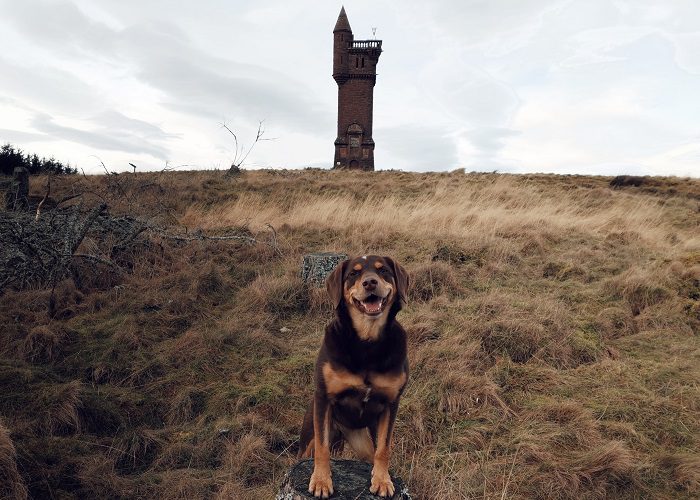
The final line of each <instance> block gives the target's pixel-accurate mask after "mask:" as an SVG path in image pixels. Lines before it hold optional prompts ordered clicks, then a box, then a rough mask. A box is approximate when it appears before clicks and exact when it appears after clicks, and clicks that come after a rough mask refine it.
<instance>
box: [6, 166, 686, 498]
mask: <svg viewBox="0 0 700 500" xmlns="http://www.w3.org/2000/svg"><path fill="white" fill-rule="evenodd" d="M609 183H610V178H604V177H584V176H566V177H558V176H549V175H529V176H507V175H495V174H464V173H463V172H454V173H450V174H409V173H400V172H373V173H369V172H347V171H345V172H344V171H331V172H329V171H293V172H290V171H248V172H242V173H241V174H240V175H238V176H236V177H225V176H224V174H223V172H195V173H192V172H188V173H172V172H171V173H158V174H138V175H135V174H120V175H119V176H114V175H109V176H99V177H88V178H85V177H77V176H76V177H65V178H63V177H62V178H57V179H55V180H54V183H53V185H52V196H56V197H57V199H62V198H64V197H66V196H68V195H71V194H73V193H83V196H81V197H78V198H74V199H72V200H70V201H69V202H68V204H71V203H80V202H81V200H82V203H83V204H84V205H85V207H86V208H89V207H91V206H94V205H97V204H99V203H107V205H108V210H109V213H110V214H112V215H114V216H120V215H124V216H126V215H131V216H138V217H140V218H141V219H142V220H147V221H148V222H149V223H154V224H155V223H157V224H158V225H159V227H164V228H167V229H168V232H167V233H163V232H157V231H152V232H150V233H148V234H145V233H144V234H143V235H141V237H140V238H139V239H138V240H133V241H132V242H131V243H133V244H130V245H129V246H128V248H126V247H125V248H116V249H115V247H114V246H113V245H112V246H110V245H111V244H107V243H109V242H107V243H105V242H103V241H98V240H96V239H94V238H91V237H88V238H86V239H85V240H84V241H83V242H82V244H81V247H80V248H79V249H78V252H82V253H85V254H95V255H97V256H100V257H102V258H104V259H106V260H109V261H110V262H113V263H114V264H116V265H118V266H119V267H120V268H121V269H122V270H123V272H120V273H116V274H110V275H109V279H103V278H102V277H100V276H97V277H95V276H94V270H91V269H90V268H80V269H79V272H80V273H82V274H80V276H78V278H77V281H78V282H79V283H77V284H76V276H75V275H72V276H69V277H66V278H65V279H63V280H62V281H61V282H59V283H58V284H57V286H56V289H55V290H54V293H53V299H52V300H53V307H54V311H53V313H52V314H48V313H47V304H48V302H49V299H50V297H51V295H52V294H51V293H50V291H46V290H41V289H22V290H7V291H6V292H5V293H4V294H3V295H1V296H0V321H1V322H2V324H3V328H2V330H1V333H0V418H2V420H3V422H4V423H3V425H2V426H0V486H1V487H2V488H9V489H6V490H0V496H9V497H13V496H14V497H18V498H21V497H22V496H23V495H25V492H26V491H28V492H29V495H30V496H32V497H36V498H50V497H54V498H57V497H62V498H70V497H75V498H83V497H95V496H99V497H113V498H119V497H148V498H156V497H157V498H203V497H212V498H222V499H227V498H232V499H233V498H242V497H243V496H244V495H245V494H248V495H249V496H257V497H260V498H267V497H272V496H273V494H274V492H275V491H276V488H277V486H278V484H279V482H280V481H281V478H282V476H283V474H284V472H285V471H286V469H287V468H288V467H289V465H290V464H291V463H292V461H293V460H294V456H295V454H296V439H297V436H298V430H299V426H300V425H301V419H302V416H303V413H304V410H305V404H306V402H307V401H308V399H309V397H310V395H311V394H310V391H311V390H312V384H311V378H312V368H313V361H314V357H315V353H316V350H317V349H318V347H319V345H320V337H321V335H322V332H323V327H324V324H325V322H326V321H327V320H328V318H329V317H330V314H331V310H330V305H329V303H328V300H327V299H326V297H325V293H324V291H323V290H321V289H315V288H308V287H307V286H305V285H304V284H303V283H302V282H301V280H300V278H299V271H300V264H301V258H302V256H303V255H304V254H306V253H311V252H316V251H340V252H343V253H348V254H364V253H367V252H372V253H379V254H386V255H391V256H393V257H395V258H396V259H397V260H398V261H399V262H402V263H404V264H405V266H406V268H407V269H408V270H409V272H411V273H412V276H413V283H414V287H413V289H412V290H411V291H410V293H409V303H408V305H407V307H406V308H405V310H404V311H403V312H402V313H401V315H400V317H399V319H400V320H401V322H402V323H403V324H404V325H405V326H406V329H407V331H408V334H409V343H410V346H409V349H410V353H409V356H410V363H411V379H410V382H409V385H408V388H407V390H406V393H405V395H404V397H403V398H402V402H401V408H400V410H399V415H398V420H397V425H396V432H395V452H394V453H395V455H394V458H393V459H392V465H393V466H394V467H395V469H396V472H397V473H398V474H399V475H401V476H402V477H403V478H404V480H406V482H407V483H408V486H409V489H410V490H411V492H412V494H413V495H414V497H415V498H426V499H429V498H446V499H451V498H455V499H456V498H610V497H617V498H644V497H646V498H687V497H691V496H695V495H697V494H698V492H699V491H700V490H699V488H700V466H699V463H700V456H699V455H698V452H697V449H698V446H699V441H698V436H699V435H700V388H699V384H698V380H699V379H700V345H699V343H698V334H699V331H700V330H699V329H700V304H699V301H700V236H699V235H698V232H697V228H698V226H699V225H700V211H699V210H698V208H699V207H698V200H700V183H699V182H698V181H694V180H689V179H673V178H671V179H663V178H644V182H643V183H641V184H640V185H639V186H635V185H634V184H633V185H629V186H625V188H624V189H611V188H610V187H609ZM44 186H45V180H44V179H41V178H37V179H33V183H32V190H33V194H40V193H42V190H43V189H44ZM618 187H619V186H618ZM91 193H94V194H91ZM48 213H49V212H45V213H44V214H43V215H42V217H44V216H46V215H47V214H48ZM232 232H235V233H236V234H239V235H244V236H245V238H247V239H245V238H244V239H238V240H236V239H234V240H215V239H207V238H202V235H207V236H216V235H223V234H231V233H232ZM173 235H179V236H178V238H173V237H171V236H173ZM110 248H111V249H112V250H114V251H113V252H108V253H105V252H107V251H106V250H105V249H110ZM101 252H102V253H101ZM102 269H103V270H104V271H105V272H106V268H102ZM91 273H92V274H91ZM15 449H16V452H15Z"/></svg>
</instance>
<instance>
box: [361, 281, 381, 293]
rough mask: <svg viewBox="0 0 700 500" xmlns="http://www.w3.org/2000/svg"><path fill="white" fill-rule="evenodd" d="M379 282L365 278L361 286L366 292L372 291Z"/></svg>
mask: <svg viewBox="0 0 700 500" xmlns="http://www.w3.org/2000/svg"><path fill="white" fill-rule="evenodd" d="M378 283H379V282H378V281H377V278H367V279H365V280H363V281H362V286H363V287H364V288H365V290H367V291H368V292H372V291H374V289H375V288H377V284H378Z"/></svg>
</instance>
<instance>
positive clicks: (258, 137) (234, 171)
mask: <svg viewBox="0 0 700 500" xmlns="http://www.w3.org/2000/svg"><path fill="white" fill-rule="evenodd" d="M264 122H265V120H260V121H259V122H258V132H257V133H256V134H255V140H254V141H253V143H252V144H251V145H250V147H249V148H248V149H247V150H246V148H245V147H244V146H242V145H241V144H239V142H238V136H237V135H236V134H235V132H234V131H233V130H231V128H230V127H229V126H228V125H226V123H222V124H221V126H222V127H223V128H225V129H226V131H227V132H228V133H229V134H231V135H232V136H233V142H234V146H235V149H234V154H233V161H232V162H231V166H230V167H229V169H228V172H227V173H226V174H227V175H238V174H239V173H240V172H241V166H242V165H243V163H244V162H245V161H246V158H248V155H249V154H250V152H251V151H252V150H253V148H254V147H255V145H256V144H257V143H258V142H260V141H274V140H275V139H277V138H276V137H263V136H264V135H265V126H264V125H263V124H264Z"/></svg>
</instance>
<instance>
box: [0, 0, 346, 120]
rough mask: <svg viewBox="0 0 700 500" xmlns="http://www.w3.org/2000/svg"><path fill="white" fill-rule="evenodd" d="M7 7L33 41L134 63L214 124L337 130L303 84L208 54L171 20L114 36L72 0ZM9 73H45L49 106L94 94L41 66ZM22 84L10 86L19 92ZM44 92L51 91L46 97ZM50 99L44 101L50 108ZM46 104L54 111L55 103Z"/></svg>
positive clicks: (146, 78) (176, 106) (174, 101)
mask: <svg viewBox="0 0 700 500" xmlns="http://www.w3.org/2000/svg"><path fill="white" fill-rule="evenodd" d="M15 4H17V5H15ZM19 4H22V5H19ZM10 7H11V8H10V9H9V14H10V16H9V20H10V21H12V22H13V23H14V25H15V27H17V28H19V29H20V30H22V31H24V32H25V33H26V34H27V35H30V36H31V38H32V40H33V41H34V42H35V43H40V44H42V45H43V46H44V47H46V48H49V49H51V50H54V48H55V47H63V48H65V47H66V46H71V47H73V48H74V49H77V50H80V51H81V52H83V53H90V54H91V55H92V57H93V58H95V59H97V60H99V61H102V62H104V61H105V60H106V61H110V60H111V61H112V62H127V63H128V64H129V65H132V66H135V67H134V68H133V69H134V71H135V74H136V76H137V78H139V79H140V80H141V81H143V82H144V83H146V84H148V85H150V86H152V87H154V88H156V89H158V90H161V91H163V92H164V93H165V94H166V96H167V97H166V99H165V100H164V102H163V104H164V105H165V106H166V107H168V108H170V109H173V110H176V111H180V112H184V113H187V114H191V115H194V116H199V117H204V118H206V119H208V120H212V121H214V122H218V121H220V120H221V119H222V117H224V116H231V115H236V116H237V117H242V118H243V119H244V120H246V121H249V122H251V123H256V122H257V121H258V120H261V119H267V120H268V121H269V122H270V123H274V124H275V126H278V125H279V126H280V127H284V128H287V129H289V130H299V129H301V130H306V131H311V132H321V131H324V130H327V129H328V128H332V126H333V121H332V116H331V113H330V112H328V110H325V109H321V107H320V105H319V103H318V102H317V100H316V99H315V97H314V95H313V93H312V92H310V91H309V89H308V88H306V87H305V86H304V85H303V84H302V83H301V82H297V81H294V80H293V79H292V78H290V77H289V75H286V74H282V73H278V72H276V71H274V70H270V69H267V68H265V67H262V66H257V65H251V64H241V63H238V62H236V61H234V60H231V59H227V58H223V57H213V56H210V55H209V54H208V53H206V52H204V51H202V50H200V49H198V48H197V47H196V45H195V44H194V43H193V41H192V40H191V39H190V38H189V37H188V34H187V33H186V32H185V31H184V30H182V29H181V28H179V27H177V26H176V25H174V24H172V23H168V22H165V21H154V22H145V23H144V22H142V23H140V24H138V25H132V26H129V27H128V28H126V29H123V30H120V31H115V30H113V29H112V28H110V27H108V26H106V25H104V24H101V23H98V22H95V21H93V20H92V19H90V18H89V17H88V16H86V15H85V14H84V13H83V12H82V11H80V10H79V9H78V8H77V7H76V6H75V5H73V4H72V3H70V2H58V3H57V2H50V3H49V2H44V1H35V0H34V1H27V2H12V4H11V6H10ZM37 11H42V12H44V13H46V14H47V16H48V15H50V21H48V20H47V21H41V20H40V21H38V23H39V24H38V25H37V24H35V23H34V21H35V18H36V17H37V16H36V12H37ZM39 17H41V18H42V19H45V17H44V16H39ZM46 19H49V17H46ZM54 23H55V24H54ZM44 25H46V26H44ZM66 26H70V29H66V28H65V27H66ZM37 28H39V29H37ZM12 69H13V70H14V73H22V74H21V75H17V76H16V77H11V78H10V77H7V76H6V77H5V80H10V79H11V80H12V81H14V82H18V81H20V82H23V81H26V80H27V79H28V77H29V76H30V75H29V73H31V74H34V75H35V77H36V75H40V76H39V79H40V80H43V81H42V82H41V83H40V84H39V85H37V87H40V88H41V89H42V90H43V94H44V97H43V100H44V101H51V102H54V103H55V102H56V101H61V102H62V103H64V106H68V105H77V104H78V102H82V104H83V105H84V106H85V105H87V106H88V107H89V106H90V103H89V102H88V103H86V102H85V97H86V96H90V94H91V90H90V89H88V88H85V87H86V85H85V84H84V83H83V82H81V81H79V80H76V79H75V78H73V79H72V80H75V81H71V80H70V79H67V78H63V80H64V81H60V80H61V79H60V78H58V76H61V75H58V74H57V73H58V72H57V71H56V70H45V69H44V68H42V69H41V70H38V69H37V70H35V71H31V72H30V71H28V70H23V69H22V68H16V67H15V68H12ZM45 72H46V73H51V72H53V73H54V75H53V81H51V75H49V74H43V73H45ZM2 84H3V81H2V77H1V76H0V85H2ZM17 87H18V85H14V86H13V88H14V89H17ZM46 89H51V90H50V91H49V92H47V91H46ZM70 89H76V91H75V92H72V91H71V90H70ZM35 90H39V88H37V89H35ZM56 92H59V93H68V94H69V95H68V99H67V100H66V99H61V98H59V97H58V96H56V95H55V93H56ZM33 94H34V95H36V94H37V92H33ZM73 94H74V95H73ZM81 99H82V101H81ZM51 102H44V103H43V104H45V105H50V104H51ZM44 107H47V108H48V109H51V107H50V106H44Z"/></svg>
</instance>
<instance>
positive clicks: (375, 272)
mask: <svg viewBox="0 0 700 500" xmlns="http://www.w3.org/2000/svg"><path fill="white" fill-rule="evenodd" d="M326 287H327V288H328V293H329V295H330V296H331V299H332V300H333V304H334V306H335V308H336V309H335V310H336V316H335V319H334V320H333V321H332V322H331V323H330V324H329V325H328V326H327V327H326V333H325V336H324V338H323V344H322V345H321V350H320V352H319V354H318V358H317V360H316V372H315V385H316V388H315V392H314V399H313V401H312V403H311V405H310V406H309V409H308V410H307V412H306V415H305V416H304V424H303V426H302V430H301V437H300V440H299V457H300V458H305V457H311V456H313V457H314V471H313V474H312V475H311V481H310V482H309V492H310V493H313V494H314V496H316V497H322V498H328V497H329V496H330V495H332V494H333V481H332V479H331V465H330V453H331V451H342V448H343V444H344V443H345V442H347V443H348V444H349V445H350V447H351V448H352V449H353V450H354V451H355V453H356V454H357V455H358V456H359V458H361V459H363V460H367V461H368V462H371V463H373V468H372V479H371V484H370V491H371V492H372V493H375V494H378V495H380V496H389V497H390V496H393V494H394V484H393V483H392V481H391V477H390V476H389V455H390V453H391V437H392V431H393V427H394V420H395V419H396V412H397V410H398V407H399V398H400V397H401V394H402V392H403V389H404V387H405V386H406V381H407V380H408V359H407V357H406V333H405V332H404V330H403V328H402V327H401V325H400V324H399V323H398V322H397V321H396V320H395V318H396V314H397V313H398V312H399V311H400V310H401V303H402V301H404V302H405V300H406V290H407V288H408V275H407V274H406V271H405V270H404V269H403V268H402V267H401V266H400V265H399V264H397V263H396V262H394V261H393V260H392V259H391V258H389V257H379V256H376V255H366V256H363V257H357V258H354V259H350V260H346V261H344V262H342V263H341V264H339V265H338V267H336V269H335V270H334V271H333V272H332V273H331V274H330V276H328V279H327V280H326Z"/></svg>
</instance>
